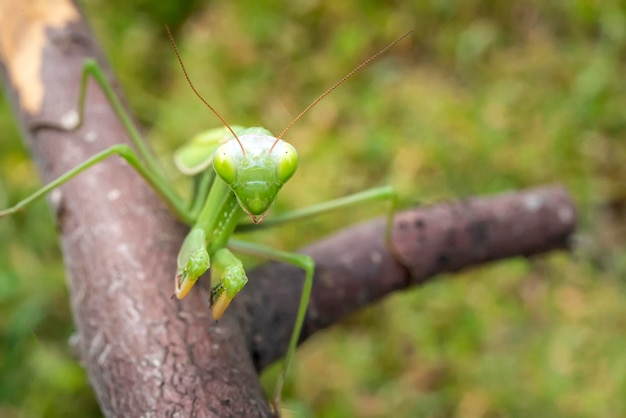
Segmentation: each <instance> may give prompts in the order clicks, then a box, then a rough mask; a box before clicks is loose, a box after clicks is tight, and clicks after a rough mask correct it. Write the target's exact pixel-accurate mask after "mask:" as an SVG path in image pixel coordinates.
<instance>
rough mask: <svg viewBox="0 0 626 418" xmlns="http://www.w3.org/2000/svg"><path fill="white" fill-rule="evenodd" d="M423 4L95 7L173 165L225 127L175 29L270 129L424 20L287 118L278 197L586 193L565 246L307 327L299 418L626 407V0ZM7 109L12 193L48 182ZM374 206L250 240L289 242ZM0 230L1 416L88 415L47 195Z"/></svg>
mask: <svg viewBox="0 0 626 418" xmlns="http://www.w3.org/2000/svg"><path fill="white" fill-rule="evenodd" d="M413 3H414V4H411V2H405V4H394V5H391V4H390V5H384V6H383V5H380V4H379V2H373V1H353V2H336V1H335V2H333V1H322V0H320V1H304V0H303V1H295V2H290V3H289V4H276V3H274V2H269V1H252V0H245V1H239V2H218V3H210V4H209V3H205V2H199V1H195V2H160V3H158V4H157V3H155V2H148V1H139V0H136V1H133V2H122V1H107V2H105V1H102V0H99V1H92V2H88V4H85V8H86V11H87V15H88V16H90V19H92V20H91V24H92V25H93V26H94V29H95V30H96V33H97V34H98V38H99V39H100V40H101V42H102V44H103V46H104V48H105V50H106V51H107V54H108V55H109V58H110V59H111V62H112V65H113V67H114V68H115V71H116V73H117V75H118V76H119V78H120V80H121V82H122V85H123V86H124V91H125V93H126V97H127V99H128V100H129V102H130V103H131V107H132V108H133V109H134V110H135V111H136V113H137V115H138V118H139V120H140V121H141V123H142V125H143V126H144V127H146V132H147V133H148V138H149V141H150V142H151V144H153V146H154V147H155V148H156V149H157V150H158V152H159V153H160V154H162V155H164V161H169V157H168V155H169V153H170V152H171V150H173V149H174V148H175V147H176V146H178V145H180V144H182V143H183V142H184V141H185V139H186V138H189V137H191V136H192V135H193V134H195V133H197V132H199V131H201V130H203V129H209V128H213V127H216V126H218V122H217V121H216V120H215V118H214V117H213V116H212V115H211V114H210V112H209V111H208V109H206V108H204V107H203V106H202V104H201V103H200V102H199V101H198V100H197V98H195V97H194V96H193V94H192V92H191V91H190V90H189V88H188V86H187V85H186V84H185V81H184V78H183V76H182V74H181V72H180V70H179V68H178V66H177V63H176V61H175V56H174V54H173V53H172V51H171V49H170V46H169V43H168V42H167V39H166V35H165V31H164V29H163V25H164V24H165V23H168V24H170V25H171V26H172V28H173V29H174V31H175V37H176V40H177V42H178V44H179V46H180V48H181V52H182V54H183V59H184V61H185V63H186V65H187V67H188V68H189V70H190V73H191V77H192V79H193V80H194V83H195V84H196V86H197V87H198V89H199V91H201V92H202V94H203V95H204V96H205V98H207V100H209V101H210V102H211V103H212V104H213V105H214V106H215V107H216V108H217V109H219V111H220V112H221V113H222V115H223V116H224V117H225V118H226V119H227V120H228V121H229V122H230V123H233V124H239V125H250V126H257V125H260V126H264V127H267V128H268V129H270V130H272V131H273V132H275V133H278V132H279V131H280V130H282V128H284V127H285V126H286V125H287V124H288V123H289V121H290V120H291V119H292V118H293V117H294V116H295V115H296V114H297V113H299V111H300V110H302V109H303V108H304V107H305V106H306V105H307V104H308V103H309V102H310V101H311V100H313V99H314V98H315V97H317V95H319V94H320V93H321V92H323V91H324V90H325V89H326V88H327V87H329V86H330V85H332V83H334V82H335V81H336V80H337V79H339V78H340V77H341V76H342V75H344V74H345V73H346V72H348V71H349V70H350V69H352V68H353V67H354V66H355V65H356V64H357V63H359V62H360V61H362V60H363V59H364V58H366V57H368V56H369V55H371V54H372V53H374V52H375V51H376V50H378V49H380V48H381V47H382V46H384V45H386V44H387V43H388V42H390V41H391V40H392V39H395V38H396V37H397V36H399V35H400V34H402V33H403V32H404V31H406V30H407V29H414V30H415V35H414V37H413V39H412V40H411V41H409V42H403V43H402V44H400V45H398V46H397V47H396V48H394V50H393V51H391V52H390V53H389V54H387V55H386V56H385V57H383V58H382V59H380V60H379V61H377V62H376V63H374V64H373V65H371V66H370V67H368V68H367V69H366V70H365V71H363V72H362V73H360V74H359V75H358V76H357V77H356V78H354V79H351V80H350V81H349V82H348V83H346V84H345V85H344V86H342V87H341V88H340V89H338V90H337V91H335V92H333V94H332V95H331V96H330V97H329V98H327V99H325V101H324V102H322V103H321V104H320V105H318V107H316V108H315V110H314V111H312V112H311V113H310V114H309V115H307V117H306V118H304V119H303V120H302V121H300V122H299V123H298V124H297V125H296V126H295V127H294V128H293V129H292V130H291V131H290V132H289V134H288V138H287V140H290V141H291V142H292V143H294V145H295V146H296V148H297V149H298V151H299V153H300V156H301V165H300V169H299V172H298V173H297V174H296V176H295V177H294V179H293V180H292V181H291V182H290V183H289V184H288V185H287V186H286V187H285V190H284V192H283V193H282V194H281V196H280V198H279V201H278V204H277V208H276V210H287V209H290V208H298V207H303V206H306V205H308V204H311V203H315V202H320V201H323V200H327V199H330V198H333V197H339V196H342V195H345V194H348V193H352V192H355V191H359V190H363V189H365V188H368V187H372V186H376V185H383V184H391V185H393V186H395V187H396V188H397V189H398V190H399V192H400V194H401V197H402V199H403V202H404V204H405V205H406V206H410V205H412V204H414V203H416V202H420V203H432V202H438V201H441V200H447V199H452V198H459V197H467V196H471V195H480V194H487V193H495V192H500V191H504V190H511V189H521V188H525V187H532V186H534V185H540V184H545V183H555V182H559V183H562V184H564V185H565V186H566V187H567V188H568V190H569V191H570V193H571V194H572V195H573V196H574V198H575V200H576V203H577V207H578V210H579V216H580V225H581V229H580V231H579V234H578V236H577V244H578V245H577V247H576V256H575V257H571V256H570V255H567V254H552V255H549V256H544V257H539V258H536V259H533V260H524V259H515V260H510V261H506V262H500V263H496V264H492V265H489V266H484V267H481V268H478V269H475V270H472V271H469V272H465V273H462V274H455V275H454V276H450V277H446V278H444V277H442V280H438V281H436V282H433V283H431V284H428V285H426V286H424V287H422V288H419V289H414V290H410V291H406V292H401V293H398V294H396V295H393V296H391V297H389V298H388V299H387V300H385V301H384V302H383V303H380V304H377V305H376V306H373V307H371V308H369V309H367V310H365V311H363V312H361V313H359V314H357V315H354V316H352V317H351V318H349V319H348V320H346V321H344V323H343V324H342V325H340V326H336V327H333V328H332V329H329V330H328V331H325V332H323V333H320V334H319V335H317V336H316V337H315V338H313V339H311V340H310V341H308V342H307V343H306V344H305V345H304V346H303V347H302V348H301V349H300V350H299V353H298V356H297V358H296V362H295V367H294V369H293V370H294V372H293V373H292V375H291V379H290V380H289V383H288V386H287V388H286V389H287V390H286V392H287V393H286V406H288V407H290V408H292V410H293V411H294V416H298V417H313V416H325V417H335V416H336V417H344V416H359V417H386V416H392V415H393V416H407V417H409V416H428V417H444V416H459V417H496V416H512V417H515V416H533V417H552V416H565V417H598V416H604V417H612V416H615V417H617V416H623V415H626V399H625V398H624V397H623V394H624V393H626V356H625V355H624V354H623V350H622V349H621V347H624V346H625V345H626V336H625V335H626V333H625V332H624V330H625V329H626V303H624V300H625V298H626V288H625V283H624V278H625V277H626V251H625V244H626V180H625V179H626V164H625V162H626V139H625V137H626V116H625V114H624V109H626V83H624V77H623V74H626V68H625V67H626V65H625V62H626V60H625V58H626V6H625V5H624V4H623V2H620V1H617V0H607V1H605V2H602V3H601V4H600V2H591V1H584V0H577V1H559V2H549V3H545V2H541V1H539V0H536V1H532V0H526V1H518V2H515V3H507V2H484V1H467V2H453V1H432V2H413ZM129 57H132V59H129ZM2 106H3V108H2V111H0V129H1V130H2V132H3V136H4V140H3V141H2V142H1V143H0V206H2V207H5V206H8V205H9V203H11V202H15V201H17V200H19V198H20V197H23V196H25V195H26V194H27V193H29V192H31V191H33V190H34V189H35V188H37V187H38V184H39V183H38V180H37V176H36V172H35V170H34V168H33V166H32V165H31V163H30V161H29V159H28V157H27V155H26V154H25V152H24V149H23V145H21V141H20V139H19V135H18V133H17V132H16V129H15V127H14V122H13V120H12V115H11V113H10V112H9V109H8V108H7V105H6V104H3V105H2ZM170 166H171V165H170ZM172 174H173V172H172ZM382 210H383V209H382V208H376V207H374V208H372V209H371V210H370V209H366V210H362V211H361V210H359V211H357V212H356V213H345V214H338V215H336V216H335V215H333V216H325V217H321V218H319V219H316V220H314V221H312V222H307V223H305V224H301V225H300V224H299V225H295V226H286V227H283V228H280V229H279V230H278V231H277V232H276V233H274V234H270V233H262V234H258V238H259V239H261V240H264V241H265V242H266V243H268V244H271V245H275V246H277V247H280V248H297V247H299V246H303V245H304V244H306V243H307V242H309V239H311V240H312V239H314V238H316V237H319V236H321V235H326V234H328V233H331V232H332V231H334V230H336V229H338V228H341V227H343V226H344V225H346V224H347V223H350V222H352V220H353V219H354V218H355V217H358V218H360V219H366V218H368V217H369V216H371V215H373V214H376V213H378V214H380V213H381V212H382ZM0 237H2V240H0V301H1V303H0V314H1V315H0V318H1V319H0V335H1V336H2V342H1V344H2V345H1V346H0V415H2V416H7V417H12V416H16V417H17V416H20V417H40V416H48V417H61V416H63V417H74V416H76V417H85V416H98V414H99V413H98V412H97V411H98V408H97V405H96V404H95V401H94V399H93V395H92V393H91V389H90V388H89V387H88V383H87V380H86V377H85V375H84V372H83V371H82V370H81V369H80V366H79V365H78V364H77V363H76V361H75V360H74V359H73V358H72V356H71V352H70V349H69V347H68V345H67V340H68V338H69V336H70V335H71V332H72V328H73V325H72V323H71V317H70V312H69V307H68V302H67V297H68V296H67V291H66V288H65V282H64V277H63V274H64V271H63V266H62V264H61V259H60V253H59V250H58V244H57V238H56V233H55V227H54V226H53V224H52V222H51V216H50V214H49V210H48V208H47V207H46V205H45V204H41V203H40V204H37V205H36V206H34V207H32V208H30V209H29V210H27V211H25V212H22V213H20V214H18V215H16V216H14V217H11V218H9V219H4V220H2V221H1V222H0ZM303 237H307V240H306V241H303ZM452 279H453V280H452ZM271 373H272V371H270V372H269V374H271ZM266 380H273V377H272V376H266Z"/></svg>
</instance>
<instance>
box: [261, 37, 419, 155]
mask: <svg viewBox="0 0 626 418" xmlns="http://www.w3.org/2000/svg"><path fill="white" fill-rule="evenodd" d="M412 33H413V30H410V31H408V32H407V33H405V34H404V35H402V36H401V37H399V38H398V39H396V40H395V41H393V42H392V43H390V44H389V45H387V46H386V47H384V48H383V49H381V50H380V51H378V52H377V53H375V54H374V55H372V56H371V57H369V58H368V59H366V60H365V61H363V62H362V63H360V64H359V65H358V66H357V67H356V68H354V69H353V70H352V71H350V72H349V73H348V74H346V75H344V76H343V77H342V78H341V80H339V81H337V82H336V83H335V84H333V85H332V86H331V87H330V88H329V89H328V90H326V91H325V92H324V93H322V94H321V95H320V96H319V97H318V98H317V99H315V100H313V101H312V102H311V104H310V105H308V106H307V107H305V108H304V110H303V111H302V112H300V114H299V115H298V116H296V117H295V118H294V120H292V121H291V123H289V125H287V127H286V128H285V129H283V131H282V132H281V133H280V135H278V136H277V137H276V141H274V144H272V148H270V153H271V152H272V150H273V149H274V146H275V145H276V144H277V143H278V141H279V140H280V139H282V137H283V136H284V135H285V134H286V133H287V131H288V130H289V129H291V127H292V126H293V125H294V124H295V123H296V122H297V121H299V120H300V119H301V118H302V116H304V114H305V113H306V112H308V111H309V110H311V109H312V108H313V106H315V105H316V104H318V103H319V102H320V101H322V99H323V98H324V97H326V96H328V95H329V94H330V93H331V92H332V91H333V90H335V89H336V88H337V87H339V86H340V85H341V84H343V82H344V81H346V80H347V79H349V78H350V77H352V76H353V75H354V74H356V73H357V72H358V71H359V70H361V69H363V67H365V66H366V65H367V64H369V63H370V62H372V61H374V60H375V59H376V58H378V57H379V56H381V55H382V54H384V53H385V52H387V50H388V49H389V48H391V47H393V46H394V45H395V44H397V43H398V42H400V41H401V40H403V39H404V38H406V37H407V36H409V35H410V34H412Z"/></svg>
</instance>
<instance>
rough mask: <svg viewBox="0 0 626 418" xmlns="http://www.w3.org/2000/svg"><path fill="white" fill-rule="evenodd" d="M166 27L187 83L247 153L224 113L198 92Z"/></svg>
mask: <svg viewBox="0 0 626 418" xmlns="http://www.w3.org/2000/svg"><path fill="white" fill-rule="evenodd" d="M165 29H166V30H167V36H168V37H169V38H170V43H171V44H172V48H174V53H175V54H176V58H177V59H178V63H179V64H180V68H182V69H183V74H185V78H186V79H187V83H188V84H189V87H191V90H193V92H194V93H195V94H196V96H198V98H199V99H200V100H202V103H204V104H205V105H206V107H208V108H209V109H211V112H213V113H214V114H215V116H217V117H218V118H219V120H220V121H222V123H223V124H224V126H225V127H226V128H228V130H229V131H230V133H231V134H233V136H234V137H235V139H236V140H237V143H238V144H239V147H240V148H241V151H242V152H243V154H244V155H246V150H245V148H244V147H243V144H242V143H241V141H240V140H239V137H238V136H237V134H236V133H235V131H234V130H233V128H231V127H230V125H229V124H228V123H227V122H226V120H224V118H223V117H222V115H220V114H219V113H217V110H215V109H214V108H213V106H211V105H210V104H209V102H207V101H206V100H204V97H202V96H201V95H200V93H198V90H196V88H195V87H194V86H193V83H192V82H191V79H190V78H189V74H187V69H186V68H185V64H183V60H182V58H181V57H180V53H179V52H178V47H177V46H176V42H174V37H173V36H172V32H171V31H170V27H169V26H168V25H165Z"/></svg>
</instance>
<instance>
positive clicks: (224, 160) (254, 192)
mask: <svg viewBox="0 0 626 418" xmlns="http://www.w3.org/2000/svg"><path fill="white" fill-rule="evenodd" d="M213 167H214V168H215V172H216V173H217V175H218V176H220V178H221V179H222V180H224V181H225V182H226V184H228V186H229V187H230V189H231V190H232V191H233V193H234V194H235V196H236V197H237V200H238V201H239V204H240V205H241V207H242V208H243V209H244V211H245V212H246V213H247V214H248V215H249V216H250V219H251V220H252V222H254V223H260V222H262V221H263V218H264V217H265V215H266V214H267V211H268V210H269V209H270V208H271V206H272V204H273V203H274V201H275V200H276V196H277V194H278V192H279V191H280V189H281V188H282V187H283V185H284V184H285V182H286V181H287V180H289V179H290V178H291V176H293V174H294V173H295V171H296V168H297V167H298V154H297V153H296V149H295V148H294V147H293V146H292V145H291V144H289V143H287V142H285V141H283V140H282V139H276V138H274V137H273V136H270V135H265V134H257V133H252V134H246V135H241V136H240V137H239V141H235V140H230V141H228V142H226V143H225V144H223V145H221V146H220V147H219V148H218V149H217V150H216V151H215V154H214V156H213Z"/></svg>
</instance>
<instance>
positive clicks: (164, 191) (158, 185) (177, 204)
mask: <svg viewBox="0 0 626 418" xmlns="http://www.w3.org/2000/svg"><path fill="white" fill-rule="evenodd" d="M112 155H118V156H120V157H122V158H123V159H125V160H126V162H128V164H130V166H131V167H133V168H134V169H135V170H136V171H137V172H138V173H139V174H140V175H141V176H142V177H143V178H144V179H145V180H146V181H147V182H148V184H150V186H152V188H153V189H154V190H155V191H156V192H157V193H158V194H159V195H160V196H161V198H162V199H163V201H164V202H165V203H166V204H167V205H168V207H169V208H170V209H171V210H172V212H173V213H174V214H175V215H176V216H177V217H178V218H179V219H180V220H181V221H183V222H187V223H191V222H192V220H193V219H191V215H190V213H189V211H188V209H187V207H186V204H185V203H184V202H183V201H182V199H181V198H180V197H179V196H178V195H176V194H175V193H174V192H173V191H172V190H171V189H170V187H168V185H167V183H166V182H165V180H163V179H162V178H161V177H160V176H159V175H157V174H155V173H153V172H152V171H151V170H150V169H149V168H148V167H147V166H146V165H145V164H144V163H143V162H142V160H141V159H140V158H139V157H138V156H137V154H135V152H134V151H133V150H132V148H130V147H129V146H128V145H126V144H117V145H113V146H112V147H110V148H107V149H105V150H104V151H101V152H99V153H97V154H95V155H94V156H92V157H91V158H89V159H88V160H86V161H85V162H83V163H82V164H80V165H78V166H77V167H74V168H73V169H71V170H70V171H68V172H66V173H65V174H63V175H62V176H60V177H58V178H57V179H55V180H53V181H51V182H50V183H48V184H46V185H45V186H44V187H42V188H41V189H39V190H38V191H36V192H35V193H33V194H32V195H30V196H28V197H27V198H25V199H23V200H21V201H20V202H18V203H17V204H16V205H14V206H12V207H10V208H8V209H4V210H2V211H0V218H2V217H4V216H7V215H10V214H12V213H15V212H17V211H19V210H21V209H22V208H24V207H26V206H28V205H29V204H31V203H32V202H34V201H36V200H38V199H40V198H42V197H43V196H45V195H46V194H47V193H49V192H50V191H52V190H53V189H55V188H57V187H59V186H60V185H62V184H63V183H66V182H67V181H69V180H71V179H72V178H74V177H75V176H77V175H78V174H80V173H82V172H83V171H85V170H87V169H88V168H90V167H93V166H94V165H96V164H98V163H99V162H101V161H102V160H105V159H106V158H108V157H110V156H112Z"/></svg>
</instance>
